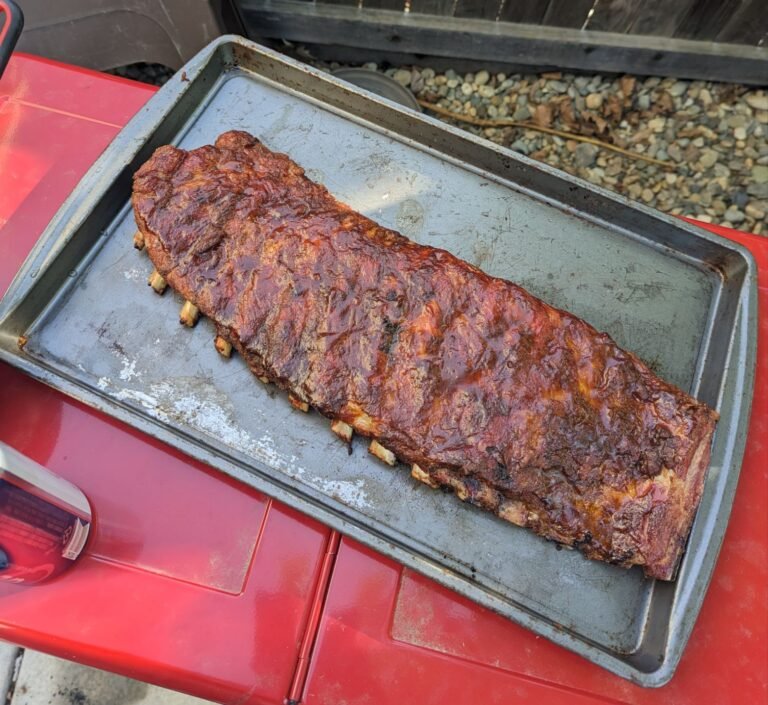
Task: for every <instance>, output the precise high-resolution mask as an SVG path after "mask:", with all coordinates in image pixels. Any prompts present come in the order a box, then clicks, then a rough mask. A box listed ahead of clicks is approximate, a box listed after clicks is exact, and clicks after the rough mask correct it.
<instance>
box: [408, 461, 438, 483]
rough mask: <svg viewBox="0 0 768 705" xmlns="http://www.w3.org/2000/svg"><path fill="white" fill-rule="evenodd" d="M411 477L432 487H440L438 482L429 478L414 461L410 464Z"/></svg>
mask: <svg viewBox="0 0 768 705" xmlns="http://www.w3.org/2000/svg"><path fill="white" fill-rule="evenodd" d="M411 477H413V478H415V479H417V480H419V482H423V483H424V484H425V485H429V486H430V487H432V488H433V489H437V488H438V487H440V483H439V482H438V481H437V480H435V479H433V478H431V477H430V476H429V475H428V474H427V473H425V472H424V471H423V470H422V469H421V468H420V467H419V466H418V465H416V463H414V464H413V465H411Z"/></svg>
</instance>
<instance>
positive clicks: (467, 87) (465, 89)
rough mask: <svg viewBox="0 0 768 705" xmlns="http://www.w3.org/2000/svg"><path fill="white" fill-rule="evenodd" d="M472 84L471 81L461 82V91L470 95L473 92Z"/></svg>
mask: <svg viewBox="0 0 768 705" xmlns="http://www.w3.org/2000/svg"><path fill="white" fill-rule="evenodd" d="M473 90H474V89H473V88H472V84H471V83H466V82H464V83H462V84H461V92H462V94H463V95H466V96H470V95H472V92H473Z"/></svg>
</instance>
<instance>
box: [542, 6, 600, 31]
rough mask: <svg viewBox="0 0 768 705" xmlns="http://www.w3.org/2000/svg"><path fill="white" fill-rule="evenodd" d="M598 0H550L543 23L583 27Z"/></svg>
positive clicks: (554, 25)
mask: <svg viewBox="0 0 768 705" xmlns="http://www.w3.org/2000/svg"><path fill="white" fill-rule="evenodd" d="M595 2H596V0H550V3H549V7H547V12H546V14H545V15H544V21H543V22H542V24H546V25H550V26H552V27H575V28H576V29H581V28H582V27H583V26H584V23H585V22H586V21H587V16H588V15H589V11H590V10H591V9H592V8H593V7H594V5H595Z"/></svg>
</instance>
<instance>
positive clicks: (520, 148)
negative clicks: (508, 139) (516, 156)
mask: <svg viewBox="0 0 768 705" xmlns="http://www.w3.org/2000/svg"><path fill="white" fill-rule="evenodd" d="M509 146H510V149H514V150H515V152H522V153H523V154H528V153H529V152H530V151H531V146H530V145H529V144H528V143H527V142H526V141H525V140H515V141H514V142H513V143H512V144H511V145H509Z"/></svg>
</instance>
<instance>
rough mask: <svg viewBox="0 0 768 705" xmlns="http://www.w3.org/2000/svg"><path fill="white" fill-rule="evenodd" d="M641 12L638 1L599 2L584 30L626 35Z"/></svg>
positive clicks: (603, 0)
mask: <svg viewBox="0 0 768 705" xmlns="http://www.w3.org/2000/svg"><path fill="white" fill-rule="evenodd" d="M639 12H640V3H638V2H637V0H597V2H596V3H595V5H594V7H593V12H592V15H591V16H590V18H589V19H588V20H587V23H586V25H584V29H588V30H591V31H601V32H616V33H618V34H625V33H626V32H628V31H629V28H630V27H631V26H632V23H633V22H634V21H635V19H637V15H638V13H639Z"/></svg>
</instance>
